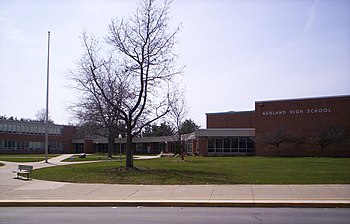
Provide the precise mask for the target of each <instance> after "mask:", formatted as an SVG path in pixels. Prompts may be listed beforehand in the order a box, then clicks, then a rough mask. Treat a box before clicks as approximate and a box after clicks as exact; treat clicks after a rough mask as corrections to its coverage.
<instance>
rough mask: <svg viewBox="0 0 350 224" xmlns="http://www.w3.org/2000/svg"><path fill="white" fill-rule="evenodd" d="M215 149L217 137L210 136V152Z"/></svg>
mask: <svg viewBox="0 0 350 224" xmlns="http://www.w3.org/2000/svg"><path fill="white" fill-rule="evenodd" d="M214 149H215V138H210V137H209V138H208V152H214Z"/></svg>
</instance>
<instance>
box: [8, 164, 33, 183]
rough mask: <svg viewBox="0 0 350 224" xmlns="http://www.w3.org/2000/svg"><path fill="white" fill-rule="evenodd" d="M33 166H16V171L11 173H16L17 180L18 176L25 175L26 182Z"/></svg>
mask: <svg viewBox="0 0 350 224" xmlns="http://www.w3.org/2000/svg"><path fill="white" fill-rule="evenodd" d="M32 170H33V166H28V165H18V170H15V171H13V172H14V173H17V178H18V179H19V178H20V176H19V175H20V174H25V175H27V180H29V174H31V173H32Z"/></svg>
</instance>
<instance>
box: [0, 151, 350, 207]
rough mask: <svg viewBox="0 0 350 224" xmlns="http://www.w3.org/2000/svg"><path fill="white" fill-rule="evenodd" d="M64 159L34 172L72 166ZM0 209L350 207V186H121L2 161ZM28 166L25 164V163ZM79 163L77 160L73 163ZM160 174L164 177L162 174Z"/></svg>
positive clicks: (61, 157)
mask: <svg viewBox="0 0 350 224" xmlns="http://www.w3.org/2000/svg"><path fill="white" fill-rule="evenodd" d="M70 156H72V155H62V156H58V157H55V158H53V159H50V160H49V163H48V164H47V163H45V162H36V163H25V164H31V165H33V166H34V169H39V168H44V167H49V166H57V165H66V164H71V163H69V162H61V161H62V160H64V159H66V158H69V157H70ZM2 163H5V164H6V165H5V166H3V167H0V206H256V207H266V206H268V207H350V185H121V184H75V183H62V182H52V181H41V180H30V181H26V180H21V179H14V177H15V176H16V175H15V174H14V173H13V172H12V170H16V168H17V165H18V163H11V162H2ZM21 164H24V163H21ZM74 164H76V162H74ZM160 175H161V174H160Z"/></svg>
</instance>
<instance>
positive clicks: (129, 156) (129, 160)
mask: <svg viewBox="0 0 350 224" xmlns="http://www.w3.org/2000/svg"><path fill="white" fill-rule="evenodd" d="M126 133H127V136H126V164H125V166H126V168H132V167H134V161H133V145H132V135H131V122H130V123H128V124H127V130H126Z"/></svg>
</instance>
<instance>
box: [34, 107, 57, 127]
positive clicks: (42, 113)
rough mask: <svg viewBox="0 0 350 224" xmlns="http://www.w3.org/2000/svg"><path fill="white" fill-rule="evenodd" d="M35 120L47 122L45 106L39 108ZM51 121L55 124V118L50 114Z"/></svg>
mask: <svg viewBox="0 0 350 224" xmlns="http://www.w3.org/2000/svg"><path fill="white" fill-rule="evenodd" d="M35 120H36V121H39V122H42V123H45V120H46V110H45V109H44V108H42V109H40V110H38V111H37V112H36V114H35ZM49 123H51V124H53V123H54V122H53V120H52V119H51V118H50V116H49Z"/></svg>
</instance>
